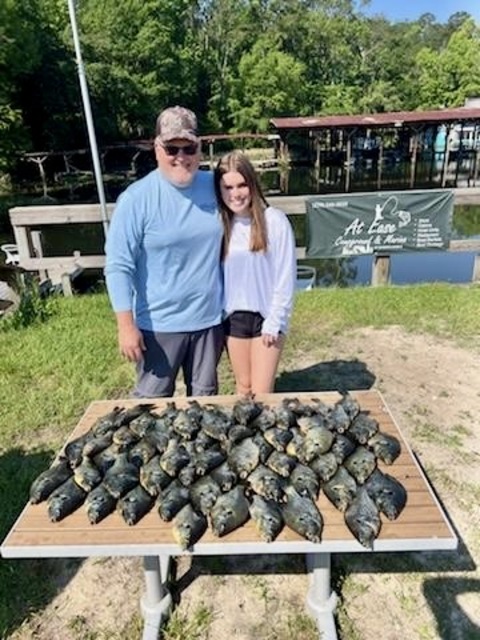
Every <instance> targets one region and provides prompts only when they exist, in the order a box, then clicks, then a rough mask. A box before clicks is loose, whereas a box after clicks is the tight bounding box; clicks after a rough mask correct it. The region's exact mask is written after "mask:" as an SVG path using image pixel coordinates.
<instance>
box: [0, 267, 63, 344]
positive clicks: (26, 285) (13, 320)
mask: <svg viewBox="0 0 480 640" xmlns="http://www.w3.org/2000/svg"><path fill="white" fill-rule="evenodd" d="M17 290H18V294H19V296H20V301H19V303H18V306H17V307H16V309H15V310H14V311H13V312H12V313H11V314H9V315H7V316H6V317H5V318H2V320H1V321H0V330H2V331H9V330H12V329H13V330H17V329H24V328H26V327H29V326H30V325H33V324H38V323H41V322H46V321H47V320H48V319H49V318H50V317H51V316H52V315H53V314H54V313H55V310H56V298H55V297H54V296H47V295H44V294H42V291H41V289H40V285H39V284H38V282H37V281H36V280H35V279H34V278H32V277H29V276H27V275H26V276H24V279H19V280H18V284H17Z"/></svg>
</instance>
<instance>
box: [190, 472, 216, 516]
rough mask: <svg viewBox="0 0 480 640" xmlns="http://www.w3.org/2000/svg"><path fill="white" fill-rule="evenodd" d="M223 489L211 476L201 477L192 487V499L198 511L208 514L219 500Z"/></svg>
mask: <svg viewBox="0 0 480 640" xmlns="http://www.w3.org/2000/svg"><path fill="white" fill-rule="evenodd" d="M221 493H222V490H221V489H220V487H219V486H218V484H217V483H216V482H215V480H214V479H213V478H212V477H210V476H205V477H204V478H200V480H197V482H195V483H194V484H192V486H191V487H190V500H191V503H192V505H193V507H194V508H195V510H196V511H200V513H204V514H205V515H207V514H208V513H210V511H211V509H212V507H213V505H214V504H215V502H216V501H217V499H218V497H219V496H220V494H221Z"/></svg>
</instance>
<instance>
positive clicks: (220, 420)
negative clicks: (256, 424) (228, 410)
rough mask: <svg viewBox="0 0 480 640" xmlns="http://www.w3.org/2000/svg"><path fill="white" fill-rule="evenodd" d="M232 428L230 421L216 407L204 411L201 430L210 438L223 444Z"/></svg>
mask: <svg viewBox="0 0 480 640" xmlns="http://www.w3.org/2000/svg"><path fill="white" fill-rule="evenodd" d="M232 426H233V423H232V421H231V420H230V419H229V418H228V417H227V416H226V415H225V414H224V413H223V412H222V411H219V410H218V409H217V408H216V407H213V408H206V409H205V411H204V413H203V417H202V430H203V432H204V433H205V434H206V435H207V436H210V438H213V439H214V440H218V441H219V442H225V441H226V440H227V437H228V432H229V431H230V428H231V427H232Z"/></svg>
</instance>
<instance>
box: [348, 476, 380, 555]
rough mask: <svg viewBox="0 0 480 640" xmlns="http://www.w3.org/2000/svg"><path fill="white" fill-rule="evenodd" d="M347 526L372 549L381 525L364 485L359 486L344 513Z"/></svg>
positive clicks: (363, 543) (375, 508)
mask: <svg viewBox="0 0 480 640" xmlns="http://www.w3.org/2000/svg"><path fill="white" fill-rule="evenodd" d="M344 518H345V522H346V524H347V527H348V528H349V529H350V531H351V532H352V533H353V535H354V536H355V538H356V539H357V540H358V541H359V542H360V544H362V545H363V546H364V547H366V548H367V549H373V542H374V540H375V538H376V537H377V536H378V534H379V532H380V527H381V525H382V523H381V520H380V516H379V514H378V508H377V505H376V504H375V502H374V501H373V500H372V499H371V498H370V496H369V495H368V492H367V490H366V489H365V487H360V488H359V489H358V491H357V495H356V496H355V498H354V499H353V500H352V502H351V503H350V505H349V506H348V507H347V509H346V511H345V513H344Z"/></svg>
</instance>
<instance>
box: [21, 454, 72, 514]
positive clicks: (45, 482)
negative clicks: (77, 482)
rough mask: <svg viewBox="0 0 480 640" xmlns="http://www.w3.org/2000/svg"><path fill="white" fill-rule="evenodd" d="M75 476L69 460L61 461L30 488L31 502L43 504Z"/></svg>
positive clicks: (45, 472) (39, 477) (42, 474)
mask: <svg viewBox="0 0 480 640" xmlns="http://www.w3.org/2000/svg"><path fill="white" fill-rule="evenodd" d="M72 474H73V471H72V467H71V466H70V463H69V461H68V460H65V459H61V460H59V461H58V462H57V463H56V464H54V465H52V466H51V467H50V468H49V469H47V470H46V471H43V472H42V473H41V474H40V475H39V476H37V477H36V478H35V480H34V481H33V482H32V484H31V486H30V502H31V503H32V504H37V503H38V502H43V500H46V499H47V498H48V496H49V495H50V494H51V493H52V491H55V489H56V488H57V487H59V486H60V485H61V484H63V483H64V482H65V481H66V480H68V478H70V476H71V475H72Z"/></svg>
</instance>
